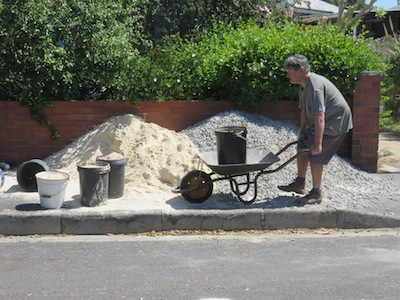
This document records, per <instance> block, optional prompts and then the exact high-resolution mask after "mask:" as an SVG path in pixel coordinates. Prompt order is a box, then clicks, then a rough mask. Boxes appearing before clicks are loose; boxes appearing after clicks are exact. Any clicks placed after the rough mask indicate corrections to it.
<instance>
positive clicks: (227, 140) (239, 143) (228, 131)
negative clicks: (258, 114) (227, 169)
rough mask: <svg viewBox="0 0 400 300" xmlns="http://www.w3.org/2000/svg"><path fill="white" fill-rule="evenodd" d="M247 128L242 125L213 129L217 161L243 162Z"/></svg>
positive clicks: (225, 162)
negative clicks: (215, 139)
mask: <svg viewBox="0 0 400 300" xmlns="http://www.w3.org/2000/svg"><path fill="white" fill-rule="evenodd" d="M246 135H247V129H246V127H244V126H229V127H221V128H217V129H216V130H215V136H216V138H217V153H218V163H219V164H220V165H223V164H245V163H246V152H247V143H246Z"/></svg>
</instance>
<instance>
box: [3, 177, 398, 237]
mask: <svg viewBox="0 0 400 300" xmlns="http://www.w3.org/2000/svg"><path fill="white" fill-rule="evenodd" d="M393 176H397V177H398V180H397V179H396V181H394V182H398V183H399V184H400V173H397V174H396V175H393ZM399 197H400V194H399ZM210 200H211V201H210ZM207 202H209V203H207ZM388 202H389V201H388ZM382 203H385V199H382ZM391 203H394V205H395V206H397V204H396V203H398V202H393V201H392V202H391ZM366 207H368V205H366ZM396 227H400V208H399V207H387V206H385V207H384V208H382V209H381V211H374V212H371V211H369V210H368V209H360V210H357V211H355V210H350V209H343V208H337V207H334V206H332V204H329V203H326V202H324V201H323V202H322V204H320V205H309V206H289V207H282V208H266V207H263V204H262V203H259V204H258V203H257V202H255V203H254V204H252V205H241V204H240V203H239V202H238V201H237V203H236V201H231V202H229V203H226V201H225V202H222V201H221V202H218V196H216V197H214V198H213V199H211V198H210V199H209V200H207V201H206V202H205V204H200V205H199V204H193V203H189V202H187V201H186V200H184V199H183V197H182V196H181V195H180V194H166V193H159V194H154V193H153V194H148V195H147V194H146V195H142V196H138V195H137V194H132V193H127V194H126V195H124V197H122V198H119V199H109V200H108V201H107V203H106V204H105V205H102V206H98V207H84V206H81V204H80V201H79V186H77V185H76V184H75V185H74V184H72V183H71V184H70V185H69V187H68V190H67V195H66V201H65V202H64V206H63V207H62V208H60V209H44V208H42V207H41V206H40V201H39V195H38V193H36V192H33V193H26V192H23V191H21V189H20V188H19V186H18V183H17V182H16V179H15V178H12V177H11V178H10V176H8V178H7V181H6V184H5V185H4V186H3V187H2V188H1V190H0V234H2V235H32V234H108V233H110V234H128V233H142V232H150V231H169V230H273V229H287V228H310V229H311V228H343V229H354V228H396Z"/></svg>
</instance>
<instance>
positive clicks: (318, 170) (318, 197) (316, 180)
mask: <svg viewBox="0 0 400 300" xmlns="http://www.w3.org/2000/svg"><path fill="white" fill-rule="evenodd" d="M310 167H311V175H312V183H313V188H312V190H311V191H310V192H309V193H308V194H307V195H306V196H304V197H303V198H301V199H299V202H300V203H302V204H319V203H321V201H322V191H321V185H322V172H323V170H324V165H323V164H318V163H315V162H310Z"/></svg>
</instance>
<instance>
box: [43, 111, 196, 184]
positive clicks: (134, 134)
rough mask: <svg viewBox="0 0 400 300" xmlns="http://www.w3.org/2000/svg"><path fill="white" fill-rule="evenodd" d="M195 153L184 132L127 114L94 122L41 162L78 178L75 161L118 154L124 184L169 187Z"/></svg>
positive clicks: (193, 160) (190, 166)
mask: <svg viewBox="0 0 400 300" xmlns="http://www.w3.org/2000/svg"><path fill="white" fill-rule="evenodd" d="M197 153H198V151H197V148H196V146H195V145H194V144H193V143H192V142H191V141H190V139H189V138H188V137H187V136H185V135H183V134H180V133H177V132H175V131H173V130H169V129H165V128H163V127H160V126H158V125H156V124H153V123H146V122H144V121H143V119H141V118H140V117H138V116H135V115H132V114H127V115H121V116H116V117H112V118H110V119H109V120H107V121H105V122H104V123H102V124H100V125H98V126H96V127H95V128H94V129H93V130H91V131H90V132H88V133H86V134H85V135H83V136H81V137H79V138H78V139H77V140H75V141H74V142H73V143H71V144H70V145H68V146H66V147H65V148H64V149H62V150H61V151H59V152H57V153H55V154H53V155H51V156H49V157H48V158H47V159H45V162H46V163H47V164H48V165H49V167H50V168H51V169H55V170H60V171H64V172H67V173H69V174H70V178H71V180H73V181H79V173H78V168H77V166H78V164H81V163H83V164H89V163H91V162H94V161H96V158H97V157H100V156H108V157H110V155H111V157H112V156H115V157H116V158H118V154H119V155H122V156H123V157H125V158H126V160H127V161H126V165H125V184H126V185H127V187H128V188H129V187H130V186H131V187H132V188H134V189H135V188H138V189H140V188H145V189H152V190H161V191H170V190H171V188H175V187H177V186H179V184H180V181H181V179H182V177H183V176H184V175H185V174H186V173H187V172H189V171H191V170H193V169H196V167H197V165H198V160H197Z"/></svg>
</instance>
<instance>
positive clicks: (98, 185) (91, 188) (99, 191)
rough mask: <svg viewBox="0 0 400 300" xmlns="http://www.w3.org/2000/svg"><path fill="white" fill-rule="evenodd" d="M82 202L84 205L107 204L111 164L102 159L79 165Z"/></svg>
mask: <svg viewBox="0 0 400 300" xmlns="http://www.w3.org/2000/svg"><path fill="white" fill-rule="evenodd" d="M78 171H79V187H80V195H81V203H82V205H84V206H90V207H92V206H98V205H102V204H106V202H107V199H108V173H109V172H110V164H109V163H106V162H102V161H95V162H88V163H82V164H79V165H78Z"/></svg>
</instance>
